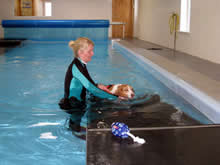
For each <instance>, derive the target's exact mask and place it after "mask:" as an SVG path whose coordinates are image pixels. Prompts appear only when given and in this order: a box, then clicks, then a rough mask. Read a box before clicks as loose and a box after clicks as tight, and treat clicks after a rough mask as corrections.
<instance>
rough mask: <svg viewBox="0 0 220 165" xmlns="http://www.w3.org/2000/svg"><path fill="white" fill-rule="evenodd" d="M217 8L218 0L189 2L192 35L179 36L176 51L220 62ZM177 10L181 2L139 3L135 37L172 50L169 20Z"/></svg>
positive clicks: (155, 0)
mask: <svg viewBox="0 0 220 165" xmlns="http://www.w3.org/2000/svg"><path fill="white" fill-rule="evenodd" d="M219 6H220V1H219V0H211V1H206V0H192V5H191V7H192V9H191V33H189V34H186V33H178V37H177V50H179V51H182V52H185V53H188V54H191V55H193V56H197V57H200V58H203V59H207V60H210V61H212V62H215V63H220V49H218V47H219V43H220V21H219V19H220V10H219ZM179 10H180V0H178V1H177V0H165V1H164V0H139V12H138V15H139V19H138V23H137V26H136V28H137V30H136V31H137V32H138V34H136V35H137V37H138V38H140V39H142V40H146V41H149V42H152V43H156V44H159V45H162V46H165V47H169V48H173V36H171V35H170V34H169V25H168V21H169V16H170V15H171V13H172V12H173V11H175V12H179Z"/></svg>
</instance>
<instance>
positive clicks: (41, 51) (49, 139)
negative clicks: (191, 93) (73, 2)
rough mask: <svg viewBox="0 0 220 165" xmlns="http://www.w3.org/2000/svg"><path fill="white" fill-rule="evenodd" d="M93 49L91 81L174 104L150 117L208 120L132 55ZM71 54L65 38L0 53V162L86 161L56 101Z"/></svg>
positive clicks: (102, 45)
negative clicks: (120, 86) (123, 86)
mask: <svg viewBox="0 0 220 165" xmlns="http://www.w3.org/2000/svg"><path fill="white" fill-rule="evenodd" d="M94 53H95V55H94V56H93V59H92V61H91V62H90V63H89V64H88V70H89V72H90V75H91V77H92V78H93V79H94V80H95V82H96V83H102V84H106V85H107V84H116V83H121V84H130V85H132V86H133V87H134V90H135V93H136V96H135V97H136V98H138V97H141V96H144V95H146V94H148V95H159V96H160V100H161V102H162V103H166V104H167V105H171V106H172V107H174V109H175V110H177V111H174V112H173V111H172V114H171V113H168V114H166V112H164V111H163V114H160V112H161V111H156V110H155V111H154V112H152V114H153V117H155V114H156V116H157V118H159V117H160V115H162V116H164V115H165V116H166V117H165V118H166V119H169V120H168V122H169V121H176V124H177V125H178V124H179V125H180V126H181V125H191V124H192V123H194V122H191V121H196V123H199V124H210V123H211V121H210V120H209V119H207V117H205V116H204V115H202V114H201V113H200V112H199V111H198V110H197V109H195V108H194V107H193V106H191V105H190V104H188V103H187V102H186V101H184V100H183V99H182V98H181V97H180V96H177V95H175V94H174V93H173V92H172V91H170V90H169V89H168V88H166V87H165V86H164V85H163V84H162V83H161V82H159V81H158V80H156V79H155V78H154V77H153V76H152V75H151V74H150V73H149V72H147V71H146V70H145V69H143V68H142V67H141V66H139V65H137V63H136V62H135V61H132V60H130V59H129V58H127V57H126V55H124V54H122V53H121V52H120V51H118V50H117V49H113V48H112V45H111V42H109V41H103V42H101V41H97V42H95V50H94ZM72 59H73V53H72V50H71V49H70V48H69V47H68V42H67V41H66V42H65V41H54V42H52V41H50V42H46V41H24V42H23V44H22V45H21V46H19V47H16V48H13V49H10V50H8V51H5V53H2V54H1V55H0V81H1V85H0V91H1V92H0V107H1V110H0V131H1V134H0V141H1V145H0V158H1V163H2V164H7V165H8V164H17V165H20V164H22V165H23V164H45V162H46V164H48V165H49V164H73V162H74V164H86V142H85V141H84V140H81V139H79V138H77V137H76V136H74V135H73V134H72V132H71V130H70V129H69V125H68V121H69V118H70V115H69V114H67V113H65V112H64V111H62V110H61V109H60V108H59V106H58V102H59V100H60V98H62V97H63V93H64V91H63V90H64V89H63V86H64V77H65V72H66V69H67V67H68V65H69V64H70V63H71V61H72ZM144 109H145V110H146V109H147V108H144ZM134 110H135V109H134ZM139 111H141V109H139ZM164 113H165V114H164ZM182 115H185V116H187V119H189V123H187V122H188V120H186V118H184V120H182V119H181V116H182ZM104 116H105V115H104ZM122 116H123V115H122ZM108 117H109V116H107V118H108ZM148 118H150V117H149V116H148ZM134 121H135V120H134ZM149 121H152V122H153V121H154V122H157V121H160V120H154V119H153V120H150V119H149ZM178 122H179V123H178ZM184 122H185V123H184ZM162 123H163V122H162ZM134 124H135V123H134ZM165 126H167V125H165ZM107 127H108V126H107ZM145 127H147V126H145Z"/></svg>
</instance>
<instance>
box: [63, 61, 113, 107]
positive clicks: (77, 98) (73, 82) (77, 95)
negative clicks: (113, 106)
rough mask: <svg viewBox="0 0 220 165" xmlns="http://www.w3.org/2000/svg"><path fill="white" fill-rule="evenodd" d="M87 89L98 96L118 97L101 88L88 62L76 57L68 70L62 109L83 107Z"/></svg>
mask: <svg viewBox="0 0 220 165" xmlns="http://www.w3.org/2000/svg"><path fill="white" fill-rule="evenodd" d="M87 90H88V91H89V92H90V93H91V94H93V95H94V96H96V97H98V98H103V99H105V98H106V99H110V100H114V99H117V97H116V96H114V95H111V94H109V93H107V92H105V91H103V90H101V89H99V88H98V87H97V85H96V84H95V82H94V81H93V80H92V78H91V77H90V75H89V73H88V70H87V68H86V64H84V63H82V62H81V61H80V59H78V58H74V60H73V61H72V63H71V64H70V65H69V67H68V70H67V72H66V77H65V84H64V99H62V100H61V102H60V107H61V108H62V109H71V108H74V107H81V108H82V106H83V105H84V104H85V99H86V91H87Z"/></svg>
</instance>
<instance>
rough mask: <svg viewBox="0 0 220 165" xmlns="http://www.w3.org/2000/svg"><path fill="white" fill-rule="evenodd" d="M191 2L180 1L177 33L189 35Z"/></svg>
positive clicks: (189, 0) (188, 0)
mask: <svg viewBox="0 0 220 165" xmlns="http://www.w3.org/2000/svg"><path fill="white" fill-rule="evenodd" d="M190 18H191V0H181V4H180V28H179V32H184V33H190V20H191V19H190Z"/></svg>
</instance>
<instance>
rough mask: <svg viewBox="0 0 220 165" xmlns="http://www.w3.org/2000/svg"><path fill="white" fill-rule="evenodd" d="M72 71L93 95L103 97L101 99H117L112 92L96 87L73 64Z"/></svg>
mask: <svg viewBox="0 0 220 165" xmlns="http://www.w3.org/2000/svg"><path fill="white" fill-rule="evenodd" d="M72 72H73V73H74V77H75V78H76V79H78V80H79V81H80V82H81V83H82V85H83V86H84V87H85V88H86V89H87V90H88V91H89V92H91V93H92V94H93V95H94V96H96V97H99V98H103V99H111V100H113V99H117V96H114V95H112V94H109V93H107V92H105V91H103V90H101V89H99V88H97V87H96V86H95V85H94V84H92V83H91V82H90V81H89V80H88V79H87V78H86V77H85V76H84V75H83V74H82V73H81V72H80V71H79V69H78V68H77V67H76V65H73V68H72Z"/></svg>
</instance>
